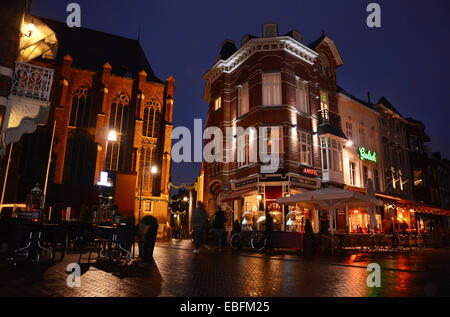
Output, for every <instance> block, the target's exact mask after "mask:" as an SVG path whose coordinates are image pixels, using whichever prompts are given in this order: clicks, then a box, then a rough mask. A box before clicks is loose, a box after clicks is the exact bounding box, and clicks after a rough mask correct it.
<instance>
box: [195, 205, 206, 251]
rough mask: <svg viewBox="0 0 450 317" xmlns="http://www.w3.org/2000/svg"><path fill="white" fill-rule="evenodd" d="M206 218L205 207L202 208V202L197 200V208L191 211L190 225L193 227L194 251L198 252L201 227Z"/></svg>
mask: <svg viewBox="0 0 450 317" xmlns="http://www.w3.org/2000/svg"><path fill="white" fill-rule="evenodd" d="M207 220H208V215H207V214H206V211H205V209H203V203H201V202H199V203H198V204H197V208H195V209H194V211H193V212H192V227H193V228H194V231H193V233H192V235H193V238H194V246H195V249H194V253H199V252H200V245H201V241H202V232H203V227H204V226H205V223H206V221H207Z"/></svg>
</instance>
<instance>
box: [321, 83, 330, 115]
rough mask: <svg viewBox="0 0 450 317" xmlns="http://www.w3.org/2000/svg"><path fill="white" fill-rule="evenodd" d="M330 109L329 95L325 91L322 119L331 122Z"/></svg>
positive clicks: (322, 94) (322, 102) (322, 99)
mask: <svg viewBox="0 0 450 317" xmlns="http://www.w3.org/2000/svg"><path fill="white" fill-rule="evenodd" d="M328 108H329V101H328V94H327V93H326V92H325V91H323V90H321V91H320V110H321V111H322V118H323V119H325V120H329V114H328Z"/></svg>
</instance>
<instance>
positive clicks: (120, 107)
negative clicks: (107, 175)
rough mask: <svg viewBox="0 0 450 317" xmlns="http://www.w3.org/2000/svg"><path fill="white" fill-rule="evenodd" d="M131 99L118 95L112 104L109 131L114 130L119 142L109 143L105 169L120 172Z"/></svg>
mask: <svg viewBox="0 0 450 317" xmlns="http://www.w3.org/2000/svg"><path fill="white" fill-rule="evenodd" d="M129 103H130V99H129V98H128V97H127V96H126V95H125V94H124V93H119V94H117V95H116V96H115V97H114V98H113V100H112V102H111V112H110V115H109V130H110V131H111V130H114V131H115V132H116V135H117V141H109V142H108V147H107V149H106V162H105V169H106V170H110V171H118V170H119V167H120V166H121V165H122V160H123V156H124V155H123V151H124V138H125V135H126V131H127V123H128V112H129V111H128V105H129Z"/></svg>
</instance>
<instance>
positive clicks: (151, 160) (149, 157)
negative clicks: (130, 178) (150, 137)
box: [138, 146, 156, 192]
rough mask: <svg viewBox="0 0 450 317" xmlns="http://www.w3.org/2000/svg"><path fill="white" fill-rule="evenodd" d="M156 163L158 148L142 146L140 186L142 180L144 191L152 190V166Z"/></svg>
mask: <svg viewBox="0 0 450 317" xmlns="http://www.w3.org/2000/svg"><path fill="white" fill-rule="evenodd" d="M155 165H156V149H155V148H150V147H148V146H145V147H142V148H141V150H140V158H139V179H138V181H139V188H140V186H141V182H142V190H143V191H147V192H149V191H152V185H153V174H152V166H155Z"/></svg>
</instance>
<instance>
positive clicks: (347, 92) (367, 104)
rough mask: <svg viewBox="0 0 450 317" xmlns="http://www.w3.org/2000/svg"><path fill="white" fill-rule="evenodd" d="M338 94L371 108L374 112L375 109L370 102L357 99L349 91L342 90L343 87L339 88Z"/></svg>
mask: <svg viewBox="0 0 450 317" xmlns="http://www.w3.org/2000/svg"><path fill="white" fill-rule="evenodd" d="M337 92H338V93H341V94H343V95H345V96H347V97H349V98H351V99H353V100H355V101H357V102H359V103H360V104H362V105H364V106H366V107H367V108H370V109H372V110H374V107H373V105H372V104H371V103H369V102H368V101H364V100H362V99H359V98H358V97H355V96H354V95H352V94H351V93H350V92H349V91H347V90H345V89H344V88H342V87H341V86H339V85H338V86H337Z"/></svg>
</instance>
